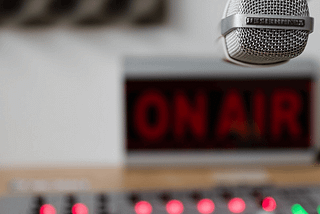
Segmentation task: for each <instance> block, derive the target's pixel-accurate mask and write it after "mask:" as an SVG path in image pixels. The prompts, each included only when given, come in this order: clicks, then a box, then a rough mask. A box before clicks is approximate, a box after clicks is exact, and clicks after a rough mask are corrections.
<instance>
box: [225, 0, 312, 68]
mask: <svg viewBox="0 0 320 214" xmlns="http://www.w3.org/2000/svg"><path fill="white" fill-rule="evenodd" d="M313 26H314V20H313V18H312V17H310V16H309V8H308V4H307V1H306V0H229V2H228V3H227V6H226V8H225V11H224V15H223V19H222V21H221V34H222V35H223V38H224V41H223V46H224V49H225V52H226V56H227V58H228V60H230V61H231V62H234V63H237V64H241V65H251V66H252V65H258V66H264V65H267V66H268V65H277V64H280V63H283V62H286V61H288V60H290V59H292V58H294V57H297V56H299V55H300V54H301V53H302V52H303V51H304V49H305V47H306V45H307V41H308V37H309V34H310V33H312V32H313Z"/></svg>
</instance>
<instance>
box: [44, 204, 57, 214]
mask: <svg viewBox="0 0 320 214" xmlns="http://www.w3.org/2000/svg"><path fill="white" fill-rule="evenodd" d="M40 214H56V209H55V208H54V206H52V205H51V204H44V205H42V206H41V207H40Z"/></svg>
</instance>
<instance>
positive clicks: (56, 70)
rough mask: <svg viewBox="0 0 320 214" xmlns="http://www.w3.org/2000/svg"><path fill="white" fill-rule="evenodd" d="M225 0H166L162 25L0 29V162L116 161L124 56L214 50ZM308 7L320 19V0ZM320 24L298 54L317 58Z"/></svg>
mask: <svg viewBox="0 0 320 214" xmlns="http://www.w3.org/2000/svg"><path fill="white" fill-rule="evenodd" d="M224 6H225V1H224V0H200V1H199V0H172V3H171V7H170V17H171V20H170V21H169V23H168V25H167V26H166V27H155V28H145V29H125V28H117V29H115V28H108V27H106V28H105V29H96V30H90V31H85V30H84V29H82V30H81V29H68V28H63V27H59V28H47V29H41V30H36V31H35V30H32V31H31V30H29V31H28V30H22V29H10V28H2V29H0V45H1V49H0V77H1V78H0V167H7V166H35V165H36V166H39V165H45V166H47V165H48V166H51V165H56V166H62V165H63V166H71V165H113V166H117V165H121V164H122V163H123V160H124V145H123V143H124V132H123V122H124V115H123V112H122V110H123V109H122V108H123V107H122V102H123V100H122V97H121V95H122V92H123V91H122V90H123V88H122V84H121V77H122V73H121V72H122V69H121V59H122V56H123V55H196V56H198V55H206V56H208V55H212V56H218V57H220V56H221V53H220V51H219V50H220V49H219V47H218V45H217V42H216V39H217V38H218V37H219V21H220V17H221V16H222V11H223V8H224ZM310 9H311V15H312V16H314V17H315V18H316V20H320V13H319V12H318V11H320V1H317V0H313V1H311V2H310ZM318 28H320V25H318V24H317V22H316V26H315V32H314V33H313V34H312V35H311V36H310V40H309V44H308V46H307V48H306V51H305V53H304V54H303V56H304V57H313V58H315V59H317V60H320V53H319V51H318V49H319V48H320V42H319V38H320V37H319V36H320V30H319V29H318ZM318 119H319V120H320V118H318Z"/></svg>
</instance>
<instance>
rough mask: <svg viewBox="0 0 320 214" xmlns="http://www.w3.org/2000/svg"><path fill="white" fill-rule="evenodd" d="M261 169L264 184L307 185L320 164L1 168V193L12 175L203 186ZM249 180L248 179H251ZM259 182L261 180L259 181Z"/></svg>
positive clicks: (131, 185) (96, 183) (122, 186)
mask: <svg viewBox="0 0 320 214" xmlns="http://www.w3.org/2000/svg"><path fill="white" fill-rule="evenodd" d="M255 170H257V171H259V172H260V171H261V170H262V171H263V172H264V173H265V174H267V175H268V180H267V181H265V180H264V181H263V184H273V185H308V184H319V183H320V166H316V165H314V166H276V167H263V169H261V168H260V169H257V168H249V167H246V168H239V167H216V168H198V169H195V168H167V169H165V168H143V169H132V168H131V169H130V168H102V167H99V168H98V167H97V168H64V169H54V168H51V169H24V170H21V169H6V170H0V173H1V176H0V195H6V194H8V193H9V190H8V184H9V182H10V181H11V180H12V179H43V180H48V181H50V180H54V179H87V180H88V181H89V182H90V183H91V187H92V189H93V191H95V190H100V191H101V190H120V191H121V190H128V189H131V190H132V189H140V190H141V189H169V188H170V189H172V188H177V189H178V188H205V187H210V186H215V185H219V181H217V180H216V179H215V176H214V175H216V174H217V173H220V174H221V173H229V172H232V171H237V172H245V173H246V172H249V171H250V172H253V171H255ZM258 183H259V181H258ZM250 184H251V183H250ZM260 184H261V183H260Z"/></svg>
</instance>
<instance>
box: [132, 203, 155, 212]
mask: <svg viewBox="0 0 320 214" xmlns="http://www.w3.org/2000/svg"><path fill="white" fill-rule="evenodd" d="M134 210H135V211H136V213H137V214H151V213H152V206H151V204H150V203H149V202H147V201H139V202H138V203H136V205H135V206H134Z"/></svg>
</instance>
